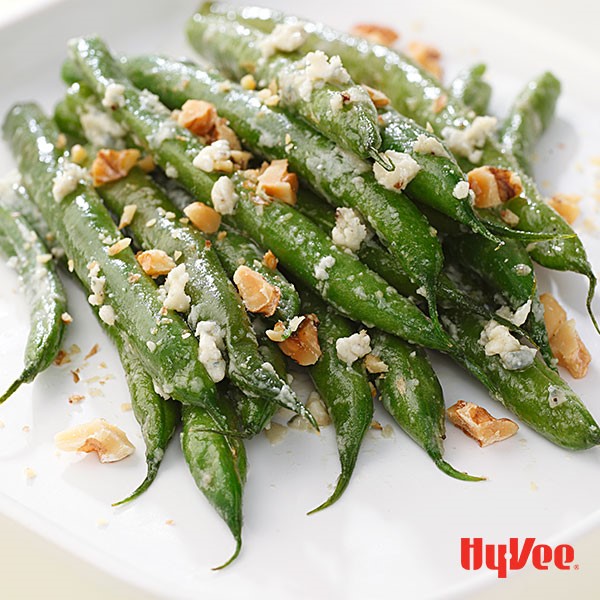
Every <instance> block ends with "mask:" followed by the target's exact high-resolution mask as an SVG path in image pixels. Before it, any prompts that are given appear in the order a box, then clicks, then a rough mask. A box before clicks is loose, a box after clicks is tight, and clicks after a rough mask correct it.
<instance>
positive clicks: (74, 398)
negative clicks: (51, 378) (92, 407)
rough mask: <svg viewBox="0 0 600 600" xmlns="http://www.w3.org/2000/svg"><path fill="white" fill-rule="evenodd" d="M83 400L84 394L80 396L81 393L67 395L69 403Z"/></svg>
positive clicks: (77, 402)
mask: <svg viewBox="0 0 600 600" xmlns="http://www.w3.org/2000/svg"><path fill="white" fill-rule="evenodd" d="M83 400H85V396H82V395H81V394H71V395H70V396H69V404H79V403H80V402H82V401H83Z"/></svg>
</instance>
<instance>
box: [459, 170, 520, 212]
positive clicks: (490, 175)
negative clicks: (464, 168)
mask: <svg viewBox="0 0 600 600" xmlns="http://www.w3.org/2000/svg"><path fill="white" fill-rule="evenodd" d="M468 176H469V187H470V188H471V190H473V193H474V194H475V206H477V207H478V208H490V207H492V206H498V205H499V204H504V203H505V202H508V201H509V200H511V199H512V198H515V197H516V196H519V195H520V194H521V193H522V192H523V186H522V185H521V178H520V177H519V176H518V175H517V174H516V173H513V172H512V171H509V170H508V169H498V168H496V167H490V166H485V167H477V168H476V169H473V170H472V171H469V175H468Z"/></svg>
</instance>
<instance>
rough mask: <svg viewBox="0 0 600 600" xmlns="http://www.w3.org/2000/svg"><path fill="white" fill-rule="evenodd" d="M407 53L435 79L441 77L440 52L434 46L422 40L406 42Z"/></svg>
mask: <svg viewBox="0 0 600 600" xmlns="http://www.w3.org/2000/svg"><path fill="white" fill-rule="evenodd" d="M408 55H409V56H410V57H411V58H412V59H413V60H414V61H415V62H416V63H417V64H418V65H419V66H421V67H423V69H425V70H426V71H427V72H429V73H430V74H431V75H433V76H434V77H435V78H436V79H438V80H440V81H441V79H442V65H441V58H442V54H441V53H440V51H439V50H438V49H437V48H436V47H435V46H430V45H429V44H424V43H423V42H416V41H413V42H410V43H409V44H408Z"/></svg>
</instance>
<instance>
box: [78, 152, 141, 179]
mask: <svg viewBox="0 0 600 600" xmlns="http://www.w3.org/2000/svg"><path fill="white" fill-rule="evenodd" d="M139 158H140V151H139V150H135V149H131V148H130V149H127V150H110V149H102V150H98V154H96V158H95V159H94V162H93V163H92V168H91V169H90V173H91V174H92V183H93V184H94V186H99V185H102V184H104V183H109V182H111V181H118V180H119V179H123V177H125V176H126V175H127V174H128V173H129V171H131V169H133V167H135V165H136V163H137V161H138V160H139Z"/></svg>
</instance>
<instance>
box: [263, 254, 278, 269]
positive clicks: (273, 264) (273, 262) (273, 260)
mask: <svg viewBox="0 0 600 600" xmlns="http://www.w3.org/2000/svg"><path fill="white" fill-rule="evenodd" d="M262 262H263V265H265V267H267V269H271V270H272V271H274V270H275V269H276V268H277V265H278V263H279V261H278V260H277V257H276V256H275V255H274V254H273V253H272V252H271V251H270V250H267V251H266V252H265V255H264V256H263V259H262Z"/></svg>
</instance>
